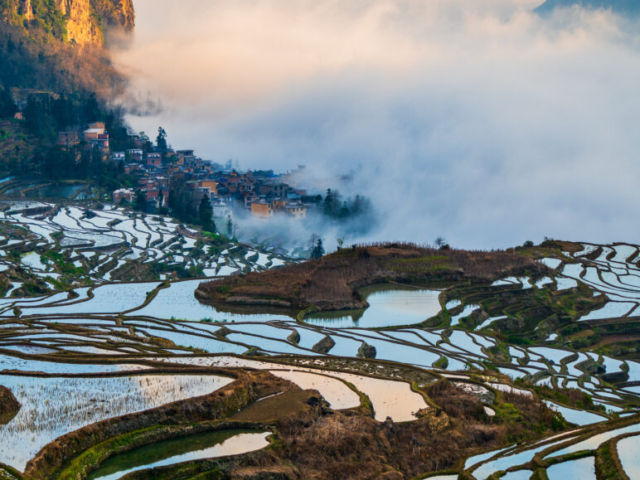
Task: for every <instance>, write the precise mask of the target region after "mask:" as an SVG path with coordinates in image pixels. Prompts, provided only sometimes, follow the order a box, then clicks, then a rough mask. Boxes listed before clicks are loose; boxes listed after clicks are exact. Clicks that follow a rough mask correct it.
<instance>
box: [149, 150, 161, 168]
mask: <svg viewBox="0 0 640 480" xmlns="http://www.w3.org/2000/svg"><path fill="white" fill-rule="evenodd" d="M147 165H148V166H150V167H162V155H161V154H160V153H147Z"/></svg>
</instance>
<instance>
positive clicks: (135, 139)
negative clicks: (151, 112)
mask: <svg viewBox="0 0 640 480" xmlns="http://www.w3.org/2000/svg"><path fill="white" fill-rule="evenodd" d="M130 138H131V142H132V144H133V145H134V146H135V147H136V148H130V149H127V150H125V151H112V150H111V146H110V141H109V132H108V131H107V130H106V127H105V124H104V123H103V122H94V123H92V124H89V125H88V127H87V128H86V129H84V130H71V131H64V132H59V133H58V146H60V147H62V148H73V147H78V146H80V145H84V147H85V148H89V149H96V150H99V151H100V153H101V155H102V156H103V160H104V161H113V162H114V163H115V164H117V165H118V167H119V169H121V170H122V171H123V172H124V173H125V174H126V175H130V176H132V177H134V178H135V179H136V182H137V185H136V186H135V187H133V188H120V189H117V190H115V191H113V192H112V198H113V201H114V202H115V203H116V204H119V205H121V204H123V203H124V204H130V205H134V204H136V202H138V204H137V205H138V206H140V205H139V203H140V202H139V200H138V199H139V198H141V197H143V198H144V202H145V203H144V210H145V211H146V212H147V213H156V212H159V211H161V210H162V209H166V208H168V207H169V199H170V196H171V185H172V184H175V183H177V182H180V183H184V186H185V188H186V191H187V192H188V196H189V197H190V200H191V203H192V206H193V207H194V208H198V206H199V205H200V204H201V203H202V201H203V199H208V200H209V202H210V204H211V208H212V213H213V216H214V217H215V218H227V217H229V216H230V215H232V214H233V213H234V211H235V212H238V211H244V212H246V213H248V214H250V215H251V216H252V217H257V218H265V219H268V218H273V217H274V216H276V215H286V216H288V217H290V218H294V219H303V218H305V217H306V216H307V212H308V211H309V210H311V209H314V208H317V207H318V206H319V205H320V204H321V202H322V201H323V197H322V196H320V195H308V194H307V191H306V190H305V189H303V188H298V187H297V185H296V180H295V178H294V177H295V175H296V174H298V173H300V172H302V171H303V170H304V169H305V167H304V166H299V167H298V169H297V170H295V171H290V172H287V173H285V174H275V173H274V172H273V171H272V170H268V171H247V172H239V171H236V170H234V169H233V168H232V164H231V162H228V163H227V164H226V165H221V164H218V163H213V162H209V161H206V160H203V159H201V158H199V157H197V156H196V155H195V152H194V151H193V150H174V149H172V148H168V147H166V148H162V147H160V148H159V147H157V146H156V147H154V146H152V145H150V142H148V141H146V140H145V139H144V138H143V137H142V138H141V136H140V135H130Z"/></svg>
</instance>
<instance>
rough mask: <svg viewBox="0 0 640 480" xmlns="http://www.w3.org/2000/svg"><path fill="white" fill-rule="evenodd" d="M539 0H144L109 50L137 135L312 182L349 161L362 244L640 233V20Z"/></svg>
mask: <svg viewBox="0 0 640 480" xmlns="http://www.w3.org/2000/svg"><path fill="white" fill-rule="evenodd" d="M539 3H542V2H541V1H538V0H535V1H530V0H521V1H517V0H430V1H428V2H424V1H418V0H415V1H414V0H395V1H390V0H352V1H349V2H344V1H339V0H261V1H259V2H257V1H254V0H234V1H233V2H223V1H221V0H137V1H136V9H137V23H138V28H137V33H136V38H135V39H134V41H133V42H132V44H131V47H130V48H129V49H127V50H123V51H120V52H118V53H117V63H118V65H120V67H121V68H122V69H123V70H125V71H126V72H128V73H129V74H130V75H131V78H132V79H133V82H132V87H131V92H130V94H131V98H137V99H142V100H143V101H142V102H138V103H137V104H136V107H137V108H138V111H140V112H142V111H145V109H146V106H147V105H149V107H150V108H149V109H148V113H150V116H147V117H142V116H131V117H130V121H131V123H132V125H133V126H134V127H135V128H136V129H137V130H144V131H146V132H147V133H150V132H154V131H155V130H156V129H157V126H158V125H162V126H163V127H164V128H165V129H166V130H167V132H168V133H169V140H170V142H171V143H172V144H173V146H174V147H177V148H195V149H196V150H197V152H198V153H199V154H200V156H202V157H203V158H207V159H211V160H214V161H219V162H225V161H226V160H227V159H229V158H232V159H234V160H238V161H239V162H240V165H241V166H242V167H243V168H262V169H271V168H273V169H275V170H287V169H290V168H295V167H296V166H297V165H298V164H306V165H307V166H308V168H310V169H313V170H314V171H315V172H316V173H315V174H313V175H312V177H313V178H316V179H319V178H326V179H327V180H326V181H325V182H321V181H317V182H316V183H317V184H318V185H317V186H318V188H324V187H328V186H332V185H331V182H332V180H331V179H332V178H333V177H334V176H336V175H343V174H347V173H353V189H354V190H353V191H344V189H342V188H341V190H342V193H343V194H345V195H346V196H349V195H355V194H356V193H360V194H365V195H367V196H369V197H370V198H371V199H372V201H373V202H374V204H375V206H376V209H377V211H378V212H379V213H380V215H381V221H380V224H379V226H378V227H377V228H376V229H374V230H373V231H372V232H371V233H370V234H369V235H368V236H367V238H366V239H367V240H412V241H416V242H430V241H433V239H434V238H435V237H436V236H439V235H442V236H444V237H446V238H447V240H448V241H449V242H450V243H451V244H452V245H454V246H460V247H474V248H493V247H505V246H512V245H515V244H521V243H522V242H524V241H525V240H529V239H531V240H534V241H541V240H542V239H543V238H544V237H545V236H548V237H554V238H563V239H570V240H588V241H593V242H608V241H629V242H640V239H639V238H638V237H639V233H640V227H639V226H638V225H637V222H636V221H635V219H636V215H635V210H636V208H635V206H636V205H637V204H638V202H639V200H640V191H639V189H638V188H636V185H635V184H636V181H635V180H636V178H638V177H639V175H640V162H638V161H637V159H638V156H639V155H640V153H639V152H640V135H638V125H640V108H639V107H640V94H639V93H640V91H639V87H638V85H640V54H639V49H638V46H639V45H640V42H639V39H640V37H639V36H638V34H637V32H638V30H637V28H636V27H637V26H634V25H630V24H629V23H627V22H626V21H624V20H623V19H620V18H617V17H615V16H613V15H611V14H610V13H606V12H585V11H581V10H577V9H572V10H565V11H558V12H556V13H555V14H554V15H553V16H551V17H550V18H546V19H541V18H539V17H538V16H536V15H534V14H532V13H531V10H532V9H533V8H534V7H536V6H537V5H538V4H539ZM316 233H319V234H322V232H316ZM355 240H358V239H348V241H355Z"/></svg>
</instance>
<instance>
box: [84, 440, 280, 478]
mask: <svg viewBox="0 0 640 480" xmlns="http://www.w3.org/2000/svg"><path fill="white" fill-rule="evenodd" d="M269 435H270V433H269V432H261V433H255V432H254V431H251V430H223V431H220V432H207V433H201V434H198V435H192V436H190V437H185V438H175V439H173V440H166V441H163V442H158V443H155V444H152V445H147V446H145V447H141V448H137V449H135V450H132V451H130V452H126V453H122V454H120V455H115V456H113V457H111V458H109V459H108V460H106V461H105V462H104V463H103V464H102V465H101V466H100V468H99V469H98V470H96V471H95V472H93V473H92V474H91V475H90V476H89V480H97V479H100V480H116V479H118V478H122V477H124V476H125V475H127V474H129V473H131V472H135V471H137V470H144V469H148V468H155V467H163V466H167V465H175V464H177V463H182V462H189V461H193V460H201V459H205V458H216V457H224V456H228V455H239V454H241V453H247V452H253V451H255V450H260V449H261V448H264V447H266V446H267V445H268V444H269V442H268V441H267V437H268V436H269Z"/></svg>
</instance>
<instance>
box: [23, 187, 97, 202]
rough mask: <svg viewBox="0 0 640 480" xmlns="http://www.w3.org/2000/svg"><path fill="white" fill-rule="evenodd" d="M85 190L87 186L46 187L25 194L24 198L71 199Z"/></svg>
mask: <svg viewBox="0 0 640 480" xmlns="http://www.w3.org/2000/svg"><path fill="white" fill-rule="evenodd" d="M84 188H87V185H47V186H46V187H42V188H36V189H33V190H28V191H26V192H25V195H24V196H25V197H26V198H35V199H44V198H72V197H74V196H75V195H76V194H77V193H78V192H79V191H80V190H82V189H84Z"/></svg>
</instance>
